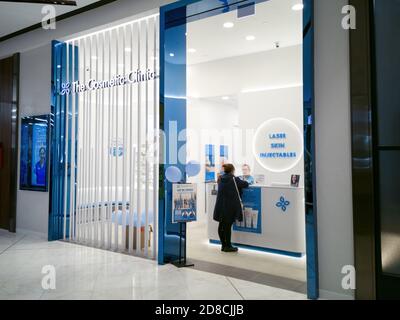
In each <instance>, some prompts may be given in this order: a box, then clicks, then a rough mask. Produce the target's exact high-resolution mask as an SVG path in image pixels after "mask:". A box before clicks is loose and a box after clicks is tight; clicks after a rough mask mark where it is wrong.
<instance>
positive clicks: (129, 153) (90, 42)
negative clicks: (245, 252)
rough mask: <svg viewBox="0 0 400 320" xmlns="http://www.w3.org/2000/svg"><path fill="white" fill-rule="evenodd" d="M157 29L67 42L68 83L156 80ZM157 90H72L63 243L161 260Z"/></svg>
mask: <svg viewBox="0 0 400 320" xmlns="http://www.w3.org/2000/svg"><path fill="white" fill-rule="evenodd" d="M158 25H159V17H158V15H152V16H149V17H146V18H142V19H140V20H135V21H131V22H128V23H124V24H123V25H120V26H116V27H112V28H108V29H105V30H102V31H99V32H96V33H93V34H89V35H86V36H82V37H79V38H75V39H73V40H69V41H67V47H68V48H69V50H67V59H66V60H67V66H66V70H68V72H67V81H68V82H71V83H73V82H76V81H79V84H88V83H89V82H90V80H96V81H106V80H110V79H113V78H115V77H116V76H118V75H121V76H122V75H124V76H126V75H128V74H129V73H131V72H132V71H133V72H135V71H141V72H142V74H145V73H147V71H148V70H150V71H151V72H155V73H156V74H157V75H158V74H159V65H158V59H157V58H158V53H159V42H158V37H159V35H158V30H159V26H158ZM158 90H159V85H158V77H157V78H156V79H154V80H149V81H141V82H137V83H127V84H125V85H115V86H111V87H106V88H100V89H94V90H84V91H82V92H75V91H74V90H72V91H71V92H70V94H69V96H68V97H67V99H66V101H67V102H66V103H67V106H66V112H68V116H67V117H66V119H67V120H66V127H67V128H68V130H66V141H70V143H69V144H68V142H67V144H66V146H65V159H66V165H65V171H64V175H65V178H66V179H65V186H64V187H65V190H66V191H67V190H69V194H70V196H69V198H67V197H65V199H64V212H65V215H64V222H65V223H64V239H66V240H69V241H76V242H78V243H83V244H86V245H90V246H95V247H100V248H104V249H109V250H116V251H121V252H129V253H131V254H136V255H139V256H143V257H147V258H151V259H155V258H156V256H157V234H156V230H157V216H158V215H157V212H158V168H159V163H158V156H159V154H158V142H159V141H158V121H159V114H158V113H159V101H158V96H159V94H158ZM75 141H77V143H76V144H75ZM68 217H69V220H68Z"/></svg>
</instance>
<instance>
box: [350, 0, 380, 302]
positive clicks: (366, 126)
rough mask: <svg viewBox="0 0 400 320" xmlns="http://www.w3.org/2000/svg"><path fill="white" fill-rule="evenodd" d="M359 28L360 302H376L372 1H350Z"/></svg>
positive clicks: (353, 47) (355, 160) (356, 196)
mask: <svg viewBox="0 0 400 320" xmlns="http://www.w3.org/2000/svg"><path fill="white" fill-rule="evenodd" d="M349 4H350V5H352V6H354V7H355V8H356V12H357V28H356V29H355V30H351V31H350V78H351V80H350V86H351V117H352V167H353V170H352V172H353V226H354V260H355V268H356V286H357V288H356V299H363V300H364V299H375V292H376V283H375V222H374V221H375V201H374V184H375V181H374V165H375V163H374V160H373V141H372V135H373V133H372V131H373V126H372V122H371V113H372V92H371V90H372V83H371V73H372V70H371V63H372V60H371V54H370V52H371V45H372V44H371V19H370V10H371V7H372V1H371V0H350V1H349Z"/></svg>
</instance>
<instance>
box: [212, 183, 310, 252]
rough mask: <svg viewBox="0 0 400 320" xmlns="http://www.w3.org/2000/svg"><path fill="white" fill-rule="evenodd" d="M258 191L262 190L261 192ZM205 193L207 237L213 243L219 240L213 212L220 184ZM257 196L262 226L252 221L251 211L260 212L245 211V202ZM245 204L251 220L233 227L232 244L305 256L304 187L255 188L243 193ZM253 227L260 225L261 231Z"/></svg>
mask: <svg viewBox="0 0 400 320" xmlns="http://www.w3.org/2000/svg"><path fill="white" fill-rule="evenodd" d="M255 188H259V191H260V192H258V190H255ZM206 190H207V191H206V192H207V194H206V201H207V202H206V205H207V216H208V237H209V239H210V240H211V241H212V242H216V241H219V237H218V222H216V221H214V220H213V212H214V207H215V201H216V198H217V196H216V190H217V185H216V184H214V183H209V184H207V187H206ZM213 190H215V191H213ZM255 193H256V194H257V195H259V196H260V199H259V201H260V202H261V204H258V206H260V207H261V212H260V213H259V217H260V218H261V222H260V223H258V221H257V220H258V218H253V222H251V212H257V211H256V210H251V208H248V209H246V202H248V200H249V199H247V198H250V196H251V197H252V199H251V201H252V202H254V196H253V194H255ZM257 201H258V200H257ZM243 202H244V205H245V211H248V212H250V214H248V213H246V215H247V217H248V218H249V219H247V221H246V222H243V223H242V224H241V225H238V226H237V227H234V228H233V231H232V243H235V244H237V245H244V246H249V247H254V248H256V249H265V250H266V251H268V250H271V251H282V253H286V254H291V255H296V256H299V255H302V254H304V253H305V208H304V189H303V188H292V187H275V186H252V187H250V188H249V189H246V190H244V192H243ZM248 203H249V202H248ZM253 217H254V213H253ZM245 220H246V217H245ZM254 221H256V222H254ZM246 223H247V224H246ZM254 224H259V225H258V228H257V226H256V225H254ZM241 227H244V228H241ZM246 227H247V228H246ZM235 229H236V230H235ZM237 229H239V230H237Z"/></svg>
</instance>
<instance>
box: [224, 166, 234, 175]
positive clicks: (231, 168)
mask: <svg viewBox="0 0 400 320" xmlns="http://www.w3.org/2000/svg"><path fill="white" fill-rule="evenodd" d="M222 168H224V172H225V173H227V174H229V173H233V171H235V167H234V166H233V164H230V163H227V164H224V165H223V166H222Z"/></svg>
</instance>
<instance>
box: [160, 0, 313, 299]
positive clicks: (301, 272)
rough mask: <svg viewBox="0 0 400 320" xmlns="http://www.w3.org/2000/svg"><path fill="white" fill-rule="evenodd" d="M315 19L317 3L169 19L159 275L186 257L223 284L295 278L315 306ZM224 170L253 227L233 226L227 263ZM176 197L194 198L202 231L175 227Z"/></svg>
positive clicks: (216, 10) (228, 7) (168, 14)
mask: <svg viewBox="0 0 400 320" xmlns="http://www.w3.org/2000/svg"><path fill="white" fill-rule="evenodd" d="M311 12H312V3H311V1H310V2H309V1H304V2H301V1H291V0H287V1H277V0H270V1H189V2H188V1H186V2H185V1H181V2H177V3H176V4H172V5H169V6H166V7H163V8H161V17H160V21H161V48H164V50H161V52H160V56H161V68H160V71H161V79H160V108H161V109H160V115H161V122H160V127H161V129H163V130H164V132H165V143H164V148H163V149H164V150H166V152H165V154H164V162H165V165H164V167H163V168H162V170H160V173H161V174H164V176H163V177H164V179H163V181H164V185H163V187H164V189H165V190H162V189H161V192H160V195H161V197H162V200H161V201H160V211H159V221H160V222H161V223H160V225H159V228H160V231H159V255H158V257H159V262H160V263H165V262H172V261H175V260H176V259H178V258H179V256H182V253H186V256H187V258H188V259H193V260H194V261H195V265H196V264H200V265H207V266H213V265H214V267H215V269H219V270H220V272H224V270H228V269H229V268H230V270H231V271H232V270H233V271H235V270H236V271H238V270H239V272H240V271H247V272H248V273H253V274H255V273H258V274H260V273H265V274H270V275H274V276H276V277H281V278H285V273H286V278H291V279H290V280H295V281H299V283H301V282H302V281H304V283H305V282H307V288H308V296H309V298H317V297H318V290H317V288H318V284H317V281H316V279H317V274H316V273H317V266H316V256H315V254H316V243H315V241H316V240H315V239H316V233H315V230H316V225H315V212H314V210H313V177H314V174H313V161H312V159H313V156H312V155H313V147H312V146H313V117H312V112H313V94H312V87H313V86H312V81H311V79H312V76H311V75H312V65H313V61H312V54H311V52H312V25H311V21H312V17H311ZM282 16H284V17H285V18H284V19H281V18H282ZM281 21H285V23H283V22H281ZM194 163H196V164H198V165H199V166H200V169H199V170H198V171H196V170H192V169H191V168H192V165H193V164H194ZM224 163H232V164H234V165H235V167H236V175H238V176H243V179H246V180H248V181H250V182H251V183H252V186H251V188H250V189H248V190H245V191H244V194H243V201H244V207H245V210H244V221H242V222H236V223H235V224H234V226H233V233H232V241H233V242H234V244H235V245H237V246H238V247H239V250H240V253H239V254H235V255H232V254H231V255H229V254H224V253H221V252H220V250H219V237H218V232H217V229H218V225H217V223H216V222H215V221H213V209H214V204H215V200H216V194H217V183H216V182H217V180H218V177H219V175H220V174H221V165H222V164H224ZM191 171H196V172H195V173H193V172H191ZM179 185H180V186H181V189H182V185H188V186H192V188H193V190H195V192H193V195H191V199H192V198H194V199H195V200H197V202H196V203H197V205H196V209H197V210H196V211H197V217H196V219H195V221H193V222H190V223H176V222H177V221H176V219H177V217H176V212H177V210H176V209H175V207H176V203H177V200H178V201H179V200H182V199H183V198H182V199H177V198H176V197H177V193H176V190H177V188H179V187H177V186H179ZM181 197H182V196H181ZM183 197H185V196H183ZM228 266H229V267H228ZM232 268H233V269H232ZM209 269H210V270H211V271H213V270H212V267H211V268H209ZM242 273H243V272H242Z"/></svg>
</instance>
